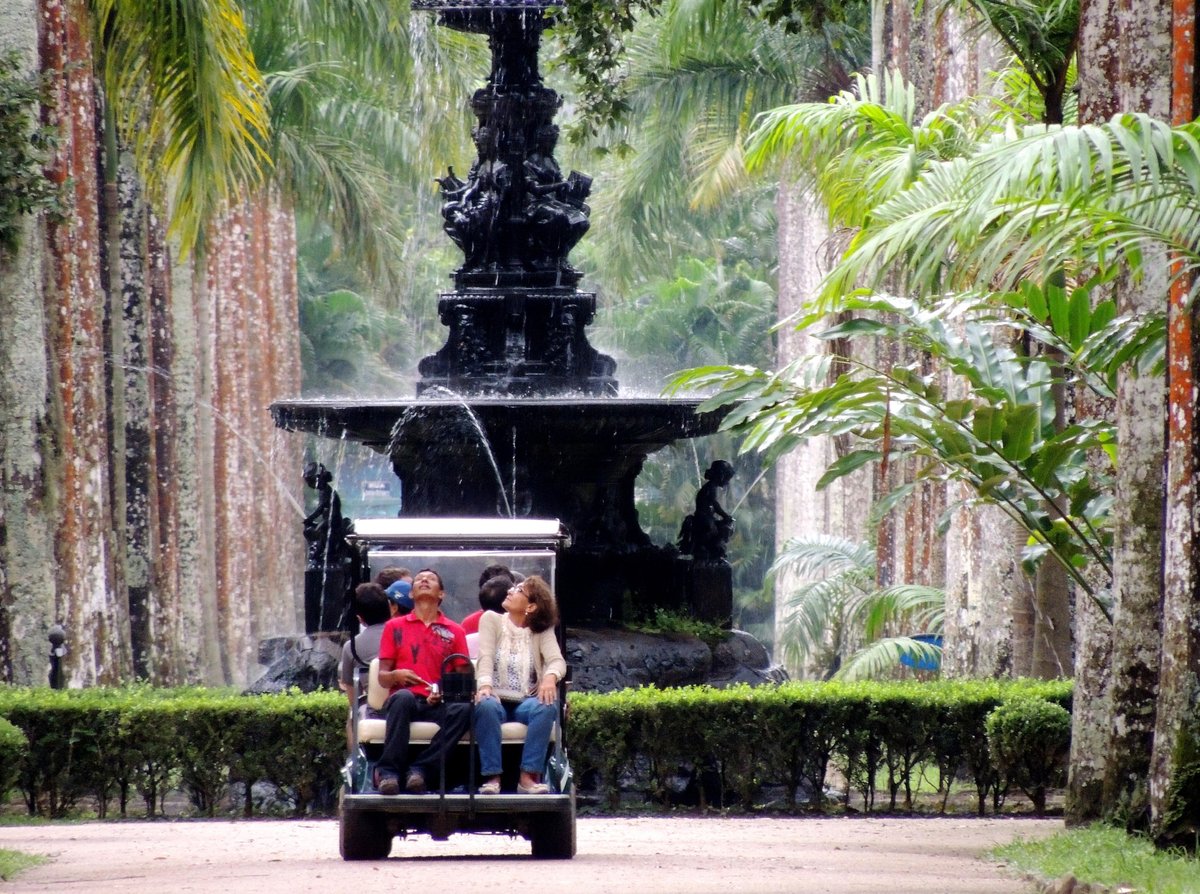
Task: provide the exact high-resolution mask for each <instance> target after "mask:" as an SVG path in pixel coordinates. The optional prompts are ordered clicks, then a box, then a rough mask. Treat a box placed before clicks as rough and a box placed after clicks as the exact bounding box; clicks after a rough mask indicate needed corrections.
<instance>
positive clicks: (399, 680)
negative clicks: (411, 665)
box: [381, 667, 429, 688]
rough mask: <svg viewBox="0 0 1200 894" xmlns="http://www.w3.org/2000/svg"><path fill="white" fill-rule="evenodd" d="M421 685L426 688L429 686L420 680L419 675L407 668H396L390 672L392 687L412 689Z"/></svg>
mask: <svg viewBox="0 0 1200 894" xmlns="http://www.w3.org/2000/svg"><path fill="white" fill-rule="evenodd" d="M381 676H382V675H381ZM381 682H382V681H381ZM422 684H424V685H426V686H428V685H429V684H428V683H426V682H425V681H424V680H423V679H422V678H421V675H420V674H418V673H417V672H416V671H415V670H410V669H408V668H407V667H398V668H396V669H395V670H393V671H392V685H393V686H405V687H408V688H412V687H413V686H420V685H422Z"/></svg>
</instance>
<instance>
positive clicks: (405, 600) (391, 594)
mask: <svg viewBox="0 0 1200 894" xmlns="http://www.w3.org/2000/svg"><path fill="white" fill-rule="evenodd" d="M411 593H412V584H411V583H409V582H408V581H406V580H398V581H396V582H395V583H394V584H392V585H391V586H390V587H388V588H387V597H388V601H389V602H391V603H392V604H394V605H396V606H398V607H399V608H400V610H401V611H404V612H410V611H412V609H413V601H412V596H411V595H410V594H411Z"/></svg>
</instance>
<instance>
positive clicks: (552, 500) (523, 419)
mask: <svg viewBox="0 0 1200 894" xmlns="http://www.w3.org/2000/svg"><path fill="white" fill-rule="evenodd" d="M701 403H702V399H701V398H691V399H686V398H685V399H667V398H587V397H583V398H579V397H575V398H563V397H546V398H512V397H464V398H461V399H458V398H453V399H452V398H428V397H423V398H421V399H420V400H378V401H359V400H354V399H350V398H347V399H345V400H336V399H326V400H286V401H278V402H276V403H274V404H272V406H271V413H272V415H273V417H274V419H275V423H276V424H277V425H278V426H279V427H280V428H283V429H286V430H288V431H302V432H309V433H312V434H317V435H321V436H324V437H328V438H335V439H341V438H345V439H348V440H351V441H355V442H358V443H362V444H366V445H367V446H369V447H371V448H373V449H375V450H378V451H380V452H381V453H385V454H387V455H388V456H389V458H390V459H391V462H392V468H393V470H394V471H395V472H396V475H397V476H398V477H399V479H400V482H401V500H402V509H401V513H400V514H401V515H402V516H429V517H447V516H484V517H489V516H490V517H497V516H509V517H516V518H523V517H541V518H557V519H559V520H561V521H562V522H563V524H565V525H566V526H567V529H568V531H569V532H570V534H571V542H572V545H571V547H570V548H569V549H568V550H567V551H566V552H565V554H564V556H563V562H562V565H561V566H560V583H561V584H562V585H563V587H564V588H565V590H566V592H568V593H571V596H570V598H568V599H564V600H563V607H564V612H565V614H566V615H567V617H568V619H569V620H570V621H571V622H572V623H574V622H580V621H589V620H590V621H594V620H611V619H619V618H620V617H621V616H622V614H623V610H624V607H625V606H626V604H627V602H628V600H629V599H630V598H632V601H633V604H634V605H635V606H636V605H637V604H639V603H645V604H647V605H662V604H663V602H664V598H663V594H666V593H684V592H686V589H687V588H686V586H684V585H683V584H681V583H680V581H679V580H677V577H678V576H679V575H680V574H682V573H686V570H687V569H686V568H681V567H680V562H679V559H678V555H677V552H676V550H675V547H674V546H673V545H662V546H658V545H655V544H653V543H652V542H651V540H650V538H649V537H648V536H647V535H646V533H645V532H644V531H643V530H642V528H641V526H640V525H639V523H638V516H637V508H636V505H635V494H634V486H635V482H636V479H637V476H638V473H639V472H640V471H641V469H642V466H643V464H644V463H645V460H646V457H647V456H649V455H650V454H652V453H653V452H655V451H656V450H659V449H661V448H662V447H665V446H666V445H668V444H670V443H673V442H675V441H678V440H683V439H687V438H695V437H700V436H703V435H708V434H712V433H714V432H716V431H717V429H718V428H719V427H720V424H721V421H722V419H724V417H725V415H726V413H727V412H728V408H721V409H717V410H711V411H705V412H699V410H698V408H699V406H700V404H701ZM680 598H682V597H680ZM667 601H670V600H667ZM668 607H669V606H668ZM678 607H682V606H678ZM717 611H718V613H720V614H726V613H725V611H724V607H720V608H719V609H718V610H717ZM709 613H710V612H706V614H709ZM726 616H727V615H726Z"/></svg>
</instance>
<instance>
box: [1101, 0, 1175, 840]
mask: <svg viewBox="0 0 1200 894" xmlns="http://www.w3.org/2000/svg"><path fill="white" fill-rule="evenodd" d="M1121 16H1122V18H1121V22H1120V24H1121V40H1122V45H1121V66H1122V68H1121V74H1122V79H1121V87H1120V91H1121V92H1120V101H1121V105H1122V107H1123V108H1126V109H1137V110H1139V111H1146V112H1149V113H1150V114H1152V115H1157V116H1160V117H1164V118H1165V117H1167V115H1168V114H1169V112H1170V86H1169V85H1170V71H1171V69H1170V40H1171V31H1170V2H1169V0H1155V2H1153V3H1142V4H1133V5H1132V6H1131V7H1129V8H1125V9H1123V10H1122V11H1121ZM1166 269H1167V264H1166V258H1165V257H1164V258H1163V263H1161V264H1158V263H1154V262H1149V263H1147V264H1146V270H1147V271H1148V273H1147V275H1146V277H1145V279H1144V280H1143V281H1142V282H1140V283H1133V282H1129V281H1122V282H1120V283H1119V284H1118V287H1117V289H1118V295H1117V299H1118V312H1119V313H1130V312H1136V311H1139V310H1157V309H1160V308H1161V307H1162V303H1163V299H1164V296H1166V294H1167V280H1166V276H1165V271H1166ZM1165 413H1166V389H1165V382H1164V381H1163V380H1162V379H1161V378H1153V377H1149V376H1143V377H1138V376H1137V375H1136V374H1133V373H1126V374H1124V375H1122V376H1121V378H1120V380H1119V381H1118V392H1117V418H1118V422H1119V427H1118V433H1117V441H1118V443H1119V444H1120V445H1121V461H1120V463H1119V464H1118V467H1117V499H1116V509H1115V511H1114V520H1115V523H1116V537H1115V545H1114V550H1113V559H1114V561H1113V568H1114V574H1113V591H1114V592H1113V595H1114V612H1113V667H1112V686H1111V693H1110V699H1111V703H1110V709H1109V712H1110V713H1109V722H1110V724H1111V727H1110V728H1111V730H1112V735H1111V737H1110V739H1109V749H1108V764H1107V766H1106V768H1105V776H1104V809H1105V812H1106V813H1108V814H1109V815H1112V816H1114V817H1117V818H1120V819H1124V820H1125V821H1126V823H1127V824H1129V825H1130V826H1131V827H1137V828H1143V827H1145V825H1146V824H1147V822H1148V820H1149V791H1148V787H1147V777H1148V773H1149V769H1150V751H1151V747H1152V744H1153V736H1154V723H1155V702H1156V699H1157V696H1158V672H1159V649H1160V648H1161V645H1162V642H1161V633H1160V629H1161V628H1160V613H1161V598H1162V585H1163V579H1162V561H1163V532H1162V520H1163V511H1164V506H1163V466H1164V463H1165V459H1166V457H1165V446H1166V445H1165V431H1164V424H1163V420H1164V418H1165Z"/></svg>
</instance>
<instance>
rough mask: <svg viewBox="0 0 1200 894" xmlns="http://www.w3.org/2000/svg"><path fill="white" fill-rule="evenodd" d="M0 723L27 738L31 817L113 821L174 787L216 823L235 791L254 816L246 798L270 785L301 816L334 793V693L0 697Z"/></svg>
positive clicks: (148, 808)
mask: <svg viewBox="0 0 1200 894" xmlns="http://www.w3.org/2000/svg"><path fill="white" fill-rule="evenodd" d="M0 717H4V718H7V719H8V720H9V721H10V722H11V723H12V724H13V725H14V726H16V727H17V728H18V729H20V730H21V731H22V732H23V733H24V734H25V737H26V739H27V740H28V752H27V754H26V757H25V759H24V760H23V761H22V762H21V765H20V770H19V772H18V774H17V787H18V788H19V789H20V791H21V793H22V794H23V795H24V798H25V804H26V806H27V807H28V809H29V812H30V813H31V814H38V815H42V816H65V815H67V814H69V813H70V812H71V811H72V810H74V809H75V808H76V806H77V805H78V804H79V803H80V801H82V800H84V799H89V798H90V799H94V802H95V805H96V810H97V813H98V814H99V815H100V816H101V817H104V816H106V815H107V814H108V811H109V807H110V805H111V804H112V803H114V802H115V803H116V806H117V808H118V810H119V812H120V815H121V816H125V815H126V810H127V807H128V805H129V801H130V798H131V797H134V796H135V793H136V796H139V797H140V798H141V800H142V802H143V803H144V805H145V812H146V815H147V816H155V815H158V814H161V813H162V811H163V802H164V799H165V798H166V796H167V794H168V793H170V792H172V791H177V790H180V789H182V790H183V791H184V792H186V793H187V795H188V797H189V798H190V799H191V802H192V804H193V805H194V806H195V808H196V810H197V812H199V813H202V814H207V815H209V816H211V815H214V813H215V812H216V810H217V808H218V807H219V805H220V804H221V803H222V802H223V801H224V799H225V798H226V796H227V795H230V794H231V793H234V792H237V793H238V794H240V796H241V799H242V811H243V813H244V814H245V815H246V816H250V815H252V813H253V811H254V801H253V798H252V789H253V787H254V786H255V784H257V783H259V782H268V783H271V784H273V785H274V786H276V788H277V789H278V790H280V791H281V792H283V793H285V794H286V797H287V798H288V799H289V800H290V801H291V803H292V804H293V805H294V808H295V812H296V813H297V814H300V815H302V814H304V813H305V812H307V810H308V808H309V805H310V803H311V802H312V801H313V799H314V798H316V797H318V796H321V795H324V794H327V793H328V792H330V791H332V790H333V787H334V786H335V785H336V782H337V776H338V770H339V768H340V767H341V764H342V762H343V760H344V758H345V750H346V737H345V723H346V697H345V696H344V695H343V694H342V693H340V692H320V693H311V694H298V693H296V694H287V695H262V696H258V695H256V696H245V695H234V694H230V693H228V692H222V691H210V690H204V689H199V688H188V689H167V690H161V689H157V690H156V689H151V688H149V687H131V688H126V689H84V690H50V689H19V688H11V687H10V688H0Z"/></svg>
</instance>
